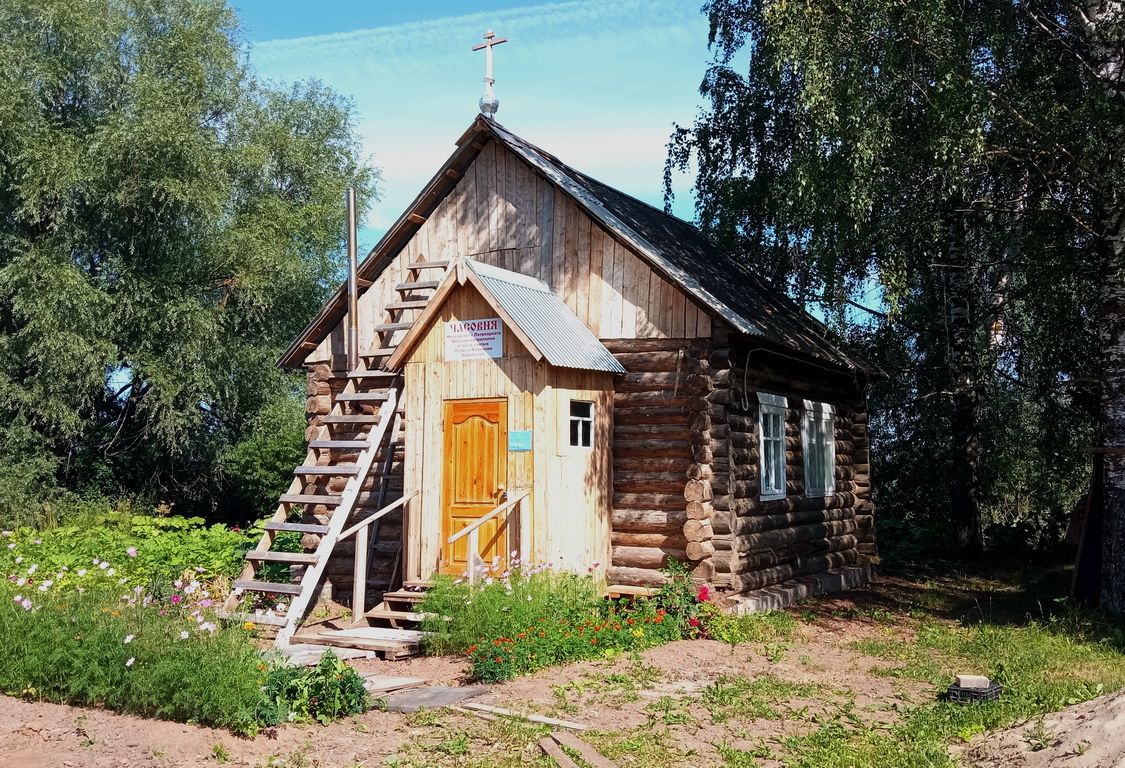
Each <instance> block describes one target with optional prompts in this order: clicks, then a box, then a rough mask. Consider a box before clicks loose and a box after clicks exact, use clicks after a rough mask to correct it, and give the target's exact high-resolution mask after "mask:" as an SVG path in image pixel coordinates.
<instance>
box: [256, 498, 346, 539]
mask: <svg viewBox="0 0 1125 768" xmlns="http://www.w3.org/2000/svg"><path fill="white" fill-rule="evenodd" d="M317 498H334V499H337V502H336V503H339V499H338V497H335V496H331V497H325V496H320V497H317ZM266 530H267V531H289V532H290V533H318V534H321V535H323V534H326V533H328V526H327V525H314V524H312V523H266Z"/></svg>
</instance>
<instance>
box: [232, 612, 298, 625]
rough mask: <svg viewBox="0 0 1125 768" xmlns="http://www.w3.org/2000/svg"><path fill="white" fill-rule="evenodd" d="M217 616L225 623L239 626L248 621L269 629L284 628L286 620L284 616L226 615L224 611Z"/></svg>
mask: <svg viewBox="0 0 1125 768" xmlns="http://www.w3.org/2000/svg"><path fill="white" fill-rule="evenodd" d="M219 615H220V616H221V617H222V618H223V619H226V620H227V621H232V622H237V623H239V624H241V623H244V622H247V621H250V622H253V623H255V624H265V625H266V626H270V627H284V626H285V621H286V618H285V617H284V616H278V615H277V614H273V613H263V614H261V615H260V616H259V615H257V614H254V613H244V612H238V613H227V612H225V611H224V612H221V613H220V614H219Z"/></svg>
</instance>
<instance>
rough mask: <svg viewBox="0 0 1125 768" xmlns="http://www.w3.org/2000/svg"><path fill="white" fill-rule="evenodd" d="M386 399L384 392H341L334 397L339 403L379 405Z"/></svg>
mask: <svg viewBox="0 0 1125 768" xmlns="http://www.w3.org/2000/svg"><path fill="white" fill-rule="evenodd" d="M387 397H388V395H387V393H386V392H341V393H340V394H338V395H336V400H337V402H341V403H381V402H383V401H384V400H386V399H387Z"/></svg>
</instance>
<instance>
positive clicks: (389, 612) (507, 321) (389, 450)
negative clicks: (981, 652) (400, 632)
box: [238, 115, 876, 641]
mask: <svg viewBox="0 0 1125 768" xmlns="http://www.w3.org/2000/svg"><path fill="white" fill-rule="evenodd" d="M351 283H352V287H353V290H352V291H350V292H349V290H348V286H347V285H344V286H341V287H340V289H339V290H337V291H336V293H335V295H334V296H333V297H332V298H331V299H330V300H329V301H328V302H327V303H326V304H325V305H324V306H323V307H322V308H321V310H320V312H319V313H318V314H317V316H316V317H315V318H313V319H312V321H311V322H310V323H309V325H308V327H307V328H306V329H305V331H304V332H303V333H302V334H301V335H300V336H299V337H298V338H297V339H295V340H294V341H293V343H292V345H291V346H290V347H289V349H288V350H287V351H286V352H285V354H284V356H283V357H282V359H281V364H282V365H283V366H284V367H286V368H290V369H298V370H299V369H304V370H305V371H306V372H307V377H308V403H307V412H308V420H309V426H308V431H307V438H308V456H307V459H306V461H305V462H304V464H303V465H302V466H301V467H298V468H297V469H296V470H295V473H294V480H293V484H292V486H291V488H290V490H289V492H288V493H286V494H285V495H283V496H282V497H281V499H280V504H279V507H278V512H277V514H276V515H275V517H274V519H273V520H272V521H271V522H270V523H269V524H268V525H267V532H266V536H265V537H264V538H263V541H262V543H261V544H260V545H259V547H258V548H257V549H255V550H254V551H252V552H250V553H248V556H247V557H248V560H249V563H248V566H247V571H246V573H245V574H244V577H243V578H242V579H241V580H240V581H239V582H238V587H239V589H240V590H243V591H248V592H254V591H257V592H264V593H269V594H274V595H287V596H289V599H290V600H291V604H290V606H289V609H288V611H287V612H283V613H282V615H280V616H278V617H277V618H276V622H277V623H278V624H279V625H280V626H282V631H281V635H282V636H284V637H283V639H284V641H288V640H289V638H290V637H291V636H292V634H293V632H294V631H295V629H296V625H297V624H298V623H299V622H300V620H301V616H302V615H303V613H304V612H305V611H306V610H307V608H308V606H309V604H310V602H311V601H312V600H313V599H315V597H316V594H314V592H316V593H319V590H318V589H316V587H317V585H318V584H320V585H326V587H327V590H328V593H329V594H330V595H331V596H333V597H335V598H336V599H338V600H340V601H341V602H344V603H348V602H351V604H352V606H353V611H354V612H355V613H354V615H355V616H357V617H358V616H359V615H360V614H361V613H363V612H364V611H366V610H367V609H368V608H369V607H370V606H372V605H375V611H374V612H373V613H374V614H375V618H383V619H388V620H390V621H391V625H392V627H398V626H399V623H397V622H399V621H401V622H402V623H403V626H406V625H407V622H408V621H409V616H408V615H406V614H407V613H408V610H407V609H408V608H409V606H410V604H411V601H412V600H413V598H411V597H410V595H409V594H406V593H409V592H411V591H415V590H417V589H420V588H422V587H423V586H424V585H425V583H426V581H427V580H428V579H430V578H431V577H433V576H434V575H435V574H438V573H451V574H455V575H457V576H461V575H467V576H469V577H473V576H475V575H476V574H479V573H484V572H486V571H490V570H493V569H495V570H504V569H506V568H509V567H512V566H513V565H515V564H516V563H517V561H518V562H519V563H525V564H526V563H536V564H544V563H548V562H550V563H551V564H552V565H553V566H554V567H557V568H567V569H571V570H574V571H578V572H587V571H590V572H592V573H594V574H595V575H596V576H597V578H600V579H604V581H605V583H606V585H607V588H608V589H610V590H611V591H614V592H616V593H621V592H628V591H635V590H638V589H641V588H645V587H651V586H654V585H658V584H659V583H661V581H662V580H663V578H664V576H663V574H662V572H661V569H662V568H664V567H666V566H667V565H668V564H669V562H671V561H673V560H677V561H680V562H681V563H683V564H685V565H686V567H687V568H689V569H690V571H691V573H692V574H693V575H694V577H695V578H696V579H698V580H699V581H700V582H706V583H709V584H711V585H712V586H713V587H714V588H715V589H716V590H717V591H720V592H722V593H725V594H727V595H730V596H739V597H740V598H741V599H742V601H743V602H744V604H745V605H746V606H747V608H748V609H752V608H755V607H763V606H768V607H775V606H777V605H780V604H783V603H784V602H788V601H791V600H793V599H796V598H797V597H800V596H803V595H805V594H810V593H813V592H818V591H823V590H825V589H830V588H839V587H842V586H848V585H855V584H858V583H862V582H863V581H864V580H865V579H866V578H867V576H868V573H869V569H870V566H871V564H872V563H873V562H874V561H875V556H876V549H875V541H874V529H873V508H872V502H871V493H870V491H871V481H870V452H869V442H868V435H867V409H866V404H865V394H864V393H865V387H866V379H867V375H868V372H867V369H866V367H865V365H864V364H863V363H862V362H861V361H860V360H857V359H855V358H854V357H852V356H850V355H849V354H848V353H846V352H845V351H843V350H842V349H841V348H840V347H839V346H837V344H836V343H835V342H834V341H833V339H832V337H831V335H830V334H829V333H828V331H827V330H826V328H825V327H824V326H823V325H822V324H820V323H819V322H818V321H817V320H815V319H814V318H812V317H811V316H809V315H808V314H806V313H805V312H804V311H802V310H801V308H800V307H799V306H797V305H796V304H795V303H794V302H792V301H791V300H789V299H788V298H787V297H786V296H785V295H784V294H783V293H781V292H780V291H777V290H774V289H772V288H771V287H770V286H768V285H767V284H765V283H764V282H763V281H762V280H761V279H759V278H758V277H757V276H756V275H754V273H752V272H751V271H750V270H749V269H748V268H747V267H746V266H745V265H743V264H742V263H740V262H739V261H737V260H736V259H735V258H733V257H731V256H730V255H728V254H726V253H724V252H723V251H721V250H720V249H718V248H716V247H715V246H714V245H712V243H711V242H710V241H709V240H708V239H707V238H706V237H704V236H703V235H702V234H701V233H700V232H699V231H698V230H697V229H695V228H694V227H693V226H691V225H690V224H688V223H686V222H684V221H681V220H679V219H676V218H674V217H672V216H670V215H668V214H665V213H664V212H662V211H660V210H658V209H656V208H653V207H651V206H649V205H647V204H645V203H642V202H641V201H639V200H636V199H635V198H632V197H630V196H628V195H625V194H623V193H621V192H619V191H617V190H615V189H613V188H611V187H609V186H606V185H605V184H602V183H601V182H598V181H595V180H594V179H592V178H590V177H588V176H586V175H584V174H582V173H581V172H579V171H577V170H575V169H573V168H571V167H569V166H567V165H566V164H564V163H563V162H561V161H560V160H559V159H558V158H556V157H554V156H553V155H551V154H549V153H548V152H546V151H544V150H542V149H540V148H538V147H536V146H534V145H532V144H530V143H529V142H527V141H525V140H524V139H522V138H520V137H518V136H516V135H515V134H513V133H511V132H510V131H508V130H506V129H505V128H504V127H502V126H501V125H499V124H498V123H497V122H495V121H494V120H493V119H491V118H489V117H486V116H484V115H482V116H479V117H477V118H476V119H475V120H474V121H473V123H472V125H470V126H469V128H468V130H466V131H465V132H464V134H463V135H462V136H461V137H460V138H459V139H458V140H457V142H456V148H455V151H454V152H453V154H452V155H451V156H450V157H449V159H448V160H447V161H446V163H445V164H444V165H443V166H442V167H441V168H440V169H438V171H437V173H436V174H434V176H433V178H432V179H431V180H430V182H429V183H428V184H427V185H426V187H425V189H423V190H422V192H421V194H419V195H418V197H417V198H416V199H415V200H414V202H413V203H412V204H411V206H410V207H409V208H408V209H407V210H406V211H404V212H403V213H402V215H401V216H400V217H399V219H398V220H397V221H396V222H395V223H394V225H393V226H392V227H391V228H390V229H389V230H388V232H387V233H386V235H385V236H384V237H383V238H382V240H381V241H380V242H379V243H378V244H377V245H376V246H375V248H374V249H372V251H371V252H370V253H369V254H368V255H367V256H366V258H364V259H363V260H362V261H361V262H360V263H359V265H358V268H357V270H356V273H355V276H354V279H353V280H352V281H351ZM349 335H351V336H352V337H353V338H354V339H355V340H354V342H353V344H352V345H351V346H352V347H354V353H353V354H352V355H349V343H348V341H349ZM349 357H353V358H354V359H353V360H352V361H351V362H349ZM281 531H292V532H297V533H301V534H302V536H303V538H302V543H303V544H304V545H305V547H306V551H305V552H304V553H285V552H275V551H273V550H272V549H271V543H272V542H273V540H274V537H275V536H276V534H277V533H278V532H281ZM267 562H283V563H289V564H291V565H292V566H294V569H295V571H294V573H295V577H294V583H288V582H286V583H278V582H268V581H262V580H260V579H258V578H257V577H256V576H255V575H254V574H255V567H256V566H258V565H260V564H262V563H267ZM298 577H299V578H298ZM398 587H405V589H396V588H398ZM380 593H386V595H384V599H383V601H382V602H378V601H376V600H375V599H374V598H375V597H376V596H378V595H379V594H380ZM396 596H397V598H396ZM395 599H399V600H401V601H403V602H402V603H400V604H395V603H394V602H393V600H395Z"/></svg>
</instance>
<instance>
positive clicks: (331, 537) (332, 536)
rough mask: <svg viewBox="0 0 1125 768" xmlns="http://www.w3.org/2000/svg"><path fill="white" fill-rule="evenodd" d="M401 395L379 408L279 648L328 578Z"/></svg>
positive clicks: (389, 398)
mask: <svg viewBox="0 0 1125 768" xmlns="http://www.w3.org/2000/svg"><path fill="white" fill-rule="evenodd" d="M397 394H398V393H397V392H396V391H395V389H394V388H393V387H392V388H391V389H390V390H388V391H387V399H386V400H385V401H383V405H382V407H381V408H380V409H379V421H378V423H377V424H376V425H375V427H374V428H373V429H372V430H371V431H370V432H368V434H367V447H366V448H365V449H363V450H362V451H361V452H360V454H359V457H358V458H357V460H356V464H357V469H356V473H355V474H354V475H352V476H351V477H350V478H349V479H348V483H347V485H346V486H344V492H343V493H342V494H341V495H340V506H338V507H337V508H336V511H335V512H333V513H332V517H331V518H330V519H329V521H328V532H327V533H326V534H324V536H323V537H322V538H321V540H320V544H319V546H317V548H316V555H317V559H316V564H315V565H313V566H311V567H309V568H308V569H307V570H306V571H305V573H304V574H303V575H302V577H301V593H300V594H299V595H297V596H296V597H295V598H294V599H293V602H291V603H290V604H289V611H288V612H287V614H286V617H285V619H286V620H285V626H283V627H282V628H281V630H280V631H279V632H278V633H277V638H276V639H275V640H274V643H275V645H277V646H278V647H280V648H284V647H285V646H287V645H288V644H289V640H290V638H292V637H293V633H294V632H296V631H297V625H298V624H300V622H301V620H302V619H304V617H305V612H306V611H308V608H309V604H310V603H311V602H312V599H313V597H314V596H315V595H314V592H315V591H316V586H317V584H319V583H320V579H321V577H322V576H323V575H324V570H325V568H326V567H327V565H328V558H329V556H330V555H331V554H332V550H333V548H334V547H335V546H336V542H337V541H338V540H339V538H340V533H341V532H342V531H343V530H344V524H345V523H346V522H347V521H348V517H349V516H350V515H351V513H352V510H353V509H355V503H356V499H357V498H358V497H359V494H360V492H361V491H362V489H363V484H364V483H365V482H366V481H367V477H368V475H369V474H370V473H371V467H372V465H373V464H374V463H375V454H377V453H378V452H379V446H380V445H381V444H382V442H383V438H384V437H385V436H386V434H387V429H388V428H389V426H390V421H391V419H392V417H393V416H394V412H395V408H396V407H397V401H398V398H397Z"/></svg>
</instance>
